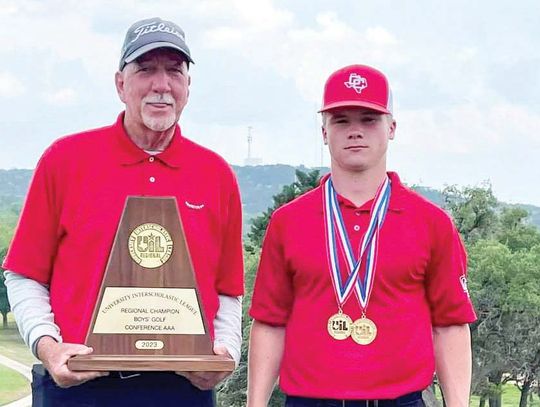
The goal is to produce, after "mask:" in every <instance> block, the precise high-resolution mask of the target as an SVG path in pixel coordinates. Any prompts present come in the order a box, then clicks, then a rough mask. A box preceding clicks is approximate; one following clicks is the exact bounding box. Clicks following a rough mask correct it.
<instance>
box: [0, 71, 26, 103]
mask: <svg viewBox="0 0 540 407" xmlns="http://www.w3.org/2000/svg"><path fill="white" fill-rule="evenodd" d="M24 92H25V87H24V85H23V83H22V82H21V81H20V80H19V79H17V78H16V77H15V76H14V75H13V74H11V73H9V72H0V97H5V98H13V97H16V96H19V95H22V94H23V93H24Z"/></svg>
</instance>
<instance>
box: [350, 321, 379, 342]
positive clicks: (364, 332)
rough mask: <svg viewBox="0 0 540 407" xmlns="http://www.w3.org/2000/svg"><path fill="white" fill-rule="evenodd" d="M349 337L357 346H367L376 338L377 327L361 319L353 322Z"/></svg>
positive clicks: (371, 322)
mask: <svg viewBox="0 0 540 407" xmlns="http://www.w3.org/2000/svg"><path fill="white" fill-rule="evenodd" d="M351 336H352V338H353V339H354V341H355V342H356V343H357V344H359V345H369V344H370V343H371V342H373V341H374V340H375V338H376V337H377V326H376V325H375V323H374V322H373V321H372V320H371V319H369V318H366V317H362V318H360V319H357V320H356V321H354V322H353V324H352V326H351Z"/></svg>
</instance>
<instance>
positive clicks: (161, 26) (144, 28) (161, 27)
mask: <svg viewBox="0 0 540 407" xmlns="http://www.w3.org/2000/svg"><path fill="white" fill-rule="evenodd" d="M133 32H134V33H135V34H136V36H135V38H134V39H132V40H131V42H135V41H137V40H138V39H139V37H141V36H143V35H146V34H150V33H155V32H163V33H168V34H172V35H176V36H177V37H178V38H180V39H181V40H182V41H185V39H184V35H183V33H181V32H180V31H178V30H177V29H175V28H174V27H169V26H167V25H166V24H165V23H155V22H154V23H148V24H143V25H141V26H139V27H137V28H136V29H135V30H133Z"/></svg>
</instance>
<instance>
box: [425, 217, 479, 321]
mask: <svg viewBox="0 0 540 407" xmlns="http://www.w3.org/2000/svg"><path fill="white" fill-rule="evenodd" d="M439 219H440V220H439V221H437V222H436V224H435V225H434V227H433V228H432V232H431V233H432V239H433V242H434V244H433V247H432V250H431V258H430V261H429V264H428V269H427V275H426V294H427V298H428V301H429V304H430V308H431V322H432V324H433V326H448V325H458V324H465V323H470V322H474V321H475V320H476V314H475V312H474V308H473V305H472V303H471V299H470V297H469V292H468V289H467V254H466V252H465V248H464V246H463V242H462V241H461V238H460V236H459V233H458V231H457V230H456V228H455V226H454V225H453V223H452V220H451V219H450V218H449V217H448V215H446V214H445V213H443V214H442V216H440V217H439Z"/></svg>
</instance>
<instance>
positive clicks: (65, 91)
mask: <svg viewBox="0 0 540 407" xmlns="http://www.w3.org/2000/svg"><path fill="white" fill-rule="evenodd" d="M44 98H45V100H46V101H47V102H48V103H49V104H51V105H55V106H70V105H73V104H75V103H76V102H77V99H78V96H77V92H75V90H73V89H72V88H62V89H58V90H57V91H55V92H52V93H48V94H46V95H44Z"/></svg>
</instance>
